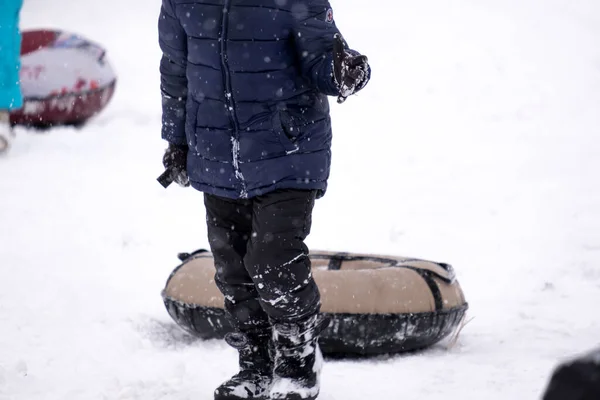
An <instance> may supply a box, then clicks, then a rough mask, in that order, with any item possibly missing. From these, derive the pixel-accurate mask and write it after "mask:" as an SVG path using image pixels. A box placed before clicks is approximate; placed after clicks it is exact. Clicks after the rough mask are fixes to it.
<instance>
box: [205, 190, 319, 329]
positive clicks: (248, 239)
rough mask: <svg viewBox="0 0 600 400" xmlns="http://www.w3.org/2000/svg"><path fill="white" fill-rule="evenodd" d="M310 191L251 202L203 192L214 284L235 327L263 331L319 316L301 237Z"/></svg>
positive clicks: (272, 195)
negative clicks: (275, 324)
mask: <svg viewBox="0 0 600 400" xmlns="http://www.w3.org/2000/svg"><path fill="white" fill-rule="evenodd" d="M315 198H316V191H308V190H291V189H284V190H276V191H273V192H270V193H267V194H265V195H262V196H258V197H254V198H251V199H236V200H234V199H227V198H222V197H217V196H214V195H209V194H205V195H204V204H205V206H206V221H207V225H208V238H209V242H210V247H211V251H212V253H213V256H214V260H215V267H216V273H215V282H216V284H217V286H218V287H219V289H220V290H221V292H222V293H223V295H224V296H225V310H226V311H227V314H228V316H229V318H230V320H231V322H232V324H233V325H234V327H235V328H237V329H238V330H240V331H242V332H244V331H249V330H254V329H263V328H265V327H267V326H269V325H270V321H269V319H270V320H271V321H272V322H284V321H285V322H294V321H296V320H301V319H304V318H306V317H309V316H311V315H314V314H316V313H318V312H319V309H320V305H321V302H320V294H319V289H318V288H317V285H316V283H315V281H314V280H313V278H312V274H311V264H310V259H309V258H308V248H307V247H306V245H305V244H304V239H306V236H308V234H309V233H310V228H311V222H312V209H313V206H314V203H315Z"/></svg>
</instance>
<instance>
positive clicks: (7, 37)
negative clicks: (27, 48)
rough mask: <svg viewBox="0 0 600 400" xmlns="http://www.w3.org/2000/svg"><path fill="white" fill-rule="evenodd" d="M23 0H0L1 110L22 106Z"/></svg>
mask: <svg viewBox="0 0 600 400" xmlns="http://www.w3.org/2000/svg"><path fill="white" fill-rule="evenodd" d="M22 5H23V0H0V10H2V12H0V110H11V109H15V108H21V107H22V105H23V96H22V93H21V86H20V84H19V70H20V68H21V65H20V52H21V32H20V31H19V13H20V11H21V6H22Z"/></svg>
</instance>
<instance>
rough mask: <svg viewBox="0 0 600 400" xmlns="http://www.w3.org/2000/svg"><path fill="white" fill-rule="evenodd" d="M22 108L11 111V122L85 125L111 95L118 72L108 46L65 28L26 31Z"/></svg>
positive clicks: (22, 77) (23, 44) (22, 49)
mask: <svg viewBox="0 0 600 400" xmlns="http://www.w3.org/2000/svg"><path fill="white" fill-rule="evenodd" d="M20 80H21V91H22V94H23V107H22V108H20V109H18V110H13V111H12V112H11V114H10V119H11V123H12V124H21V125H33V126H42V127H48V126H53V125H82V124H84V123H85V122H86V121H87V120H88V119H89V118H90V117H92V116H94V115H96V114H97V113H99V112H100V111H102V110H103V109H104V107H105V106H106V105H107V103H108V102H109V101H110V99H111V98H112V95H113V93H114V90H115V85H116V81H117V80H116V76H115V73H114V71H113V70H112V68H111V66H110V64H109V62H108V60H107V58H106V51H105V50H104V49H103V48H102V47H101V46H99V45H97V44H95V43H92V42H90V41H89V40H87V39H85V38H83V37H81V36H78V35H75V34H72V33H67V32H62V31H55V30H30V31H24V32H23V33H22V41H21V71H20Z"/></svg>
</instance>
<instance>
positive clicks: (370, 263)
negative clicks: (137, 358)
mask: <svg viewBox="0 0 600 400" xmlns="http://www.w3.org/2000/svg"><path fill="white" fill-rule="evenodd" d="M309 257H310V259H311V262H312V270H313V276H314V279H315V281H316V282H317V285H318V286H319V290H320V292H321V301H322V307H321V311H322V312H323V313H324V314H326V315H327V316H329V317H330V318H331V323H330V324H329V327H328V328H327V329H326V330H325V331H324V332H323V334H322V336H321V338H320V344H321V348H322V351H323V353H324V354H327V355H330V356H353V355H354V356H365V355H377V354H387V353H400V352H407V351H413V350H418V349H423V348H426V347H429V346H432V345H434V344H435V343H438V342H439V341H441V340H442V339H444V338H445V337H447V336H448V335H450V334H451V333H452V332H453V331H455V330H457V329H458V328H459V325H460V324H461V322H462V320H463V318H464V316H465V312H466V310H467V308H468V305H467V303H466V301H465V297H464V295H463V292H462V289H461V287H460V286H459V284H458V281H457V280H456V278H455V275H454V272H453V269H452V267H451V266H450V265H448V264H444V263H436V262H432V261H427V260H420V259H412V258H402V257H391V256H377V255H362V254H351V253H330V252H323V251H311V253H310V256H309ZM179 258H180V260H181V261H182V263H181V264H180V265H179V266H178V267H177V268H175V270H174V271H173V272H172V273H171V275H170V276H169V278H168V280H167V283H166V286H165V288H164V290H163V291H162V297H163V301H164V304H165V306H166V308H167V311H168V313H169V315H170V316H171V317H172V318H173V320H175V322H176V323H177V324H178V325H179V326H181V327H182V328H183V329H185V330H186V331H188V332H189V333H191V334H193V335H195V336H198V337H200V338H202V339H215V338H223V337H224V335H225V334H226V333H228V332H231V331H232V330H233V329H232V327H231V325H230V323H229V321H228V320H227V318H226V316H225V312H224V310H223V302H224V299H223V295H222V294H221V292H220V291H219V290H218V288H217V286H216V285H215V282H214V274H215V268H214V263H213V257H212V254H211V253H209V252H207V251H205V250H198V251H197V252H194V253H192V254H187V253H183V254H180V255H179Z"/></svg>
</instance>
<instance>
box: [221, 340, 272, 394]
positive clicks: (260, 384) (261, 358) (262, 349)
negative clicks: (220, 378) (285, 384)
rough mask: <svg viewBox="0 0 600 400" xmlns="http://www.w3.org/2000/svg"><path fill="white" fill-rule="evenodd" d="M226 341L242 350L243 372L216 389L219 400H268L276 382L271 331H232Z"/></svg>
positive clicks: (241, 362) (241, 370)
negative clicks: (272, 385) (272, 386)
mask: <svg viewBox="0 0 600 400" xmlns="http://www.w3.org/2000/svg"><path fill="white" fill-rule="evenodd" d="M225 341H226V342H227V344H229V345H230V346H231V347H233V348H235V349H237V350H238V352H239V364H240V372H239V373H237V374H236V375H234V376H233V377H232V378H231V379H229V380H228V381H227V382H224V383H223V384H222V385H221V386H219V387H218V388H217V389H216V390H215V400H239V399H245V400H268V399H269V391H270V389H271V384H272V382H273V359H272V357H271V348H270V347H271V343H272V342H271V330H267V331H264V332H253V333H239V332H236V333H228V334H227V335H226V336H225Z"/></svg>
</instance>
